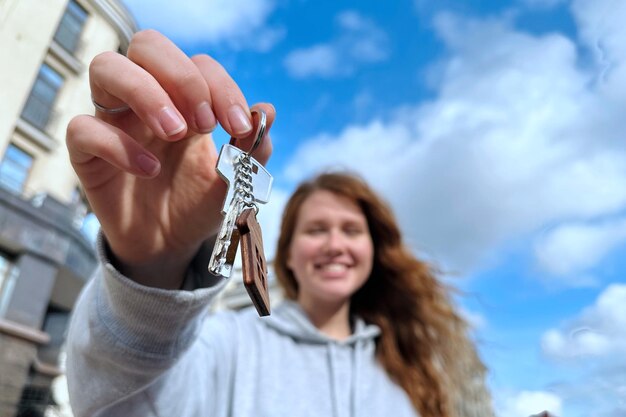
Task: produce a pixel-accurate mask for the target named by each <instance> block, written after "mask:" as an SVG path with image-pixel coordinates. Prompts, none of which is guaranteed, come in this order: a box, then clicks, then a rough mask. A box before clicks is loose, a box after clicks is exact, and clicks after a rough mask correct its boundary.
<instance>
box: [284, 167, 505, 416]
mask: <svg viewBox="0 0 626 417" xmlns="http://www.w3.org/2000/svg"><path fill="white" fill-rule="evenodd" d="M275 262H276V274H277V275H278V279H279V282H280V283H281V284H282V286H283V287H284V288H285V291H286V295H287V298H290V299H293V300H297V302H298V303H299V304H300V306H301V307H302V308H303V310H304V311H305V312H306V314H307V316H308V317H309V319H310V320H311V321H312V322H313V324H314V325H315V326H316V327H317V328H318V329H319V330H320V331H321V332H322V333H325V334H327V335H329V336H330V337H333V338H336V339H345V338H348V337H349V336H350V335H351V334H352V333H353V331H354V329H353V326H354V320H355V318H356V317H359V318H362V319H364V320H365V321H366V322H367V323H370V324H374V325H376V326H377V327H378V328H379V331H380V337H379V338H377V339H376V342H375V355H376V358H377V361H379V362H380V364H381V365H382V366H383V368H384V369H385V371H386V372H387V373H388V374H389V376H390V377H391V380H392V381H394V383H397V384H399V386H400V387H402V389H403V390H404V391H405V392H406V394H408V398H409V399H410V401H411V403H412V404H413V406H414V407H415V409H416V410H417V411H418V412H419V413H420V415H421V416H422V417H431V416H432V417H436V416H437V417H452V416H459V417H461V416H466V417H467V416H481V417H482V416H490V415H493V412H492V410H491V406H490V400H489V396H488V394H487V391H486V388H485V386H484V380H483V376H484V367H483V365H482V364H481V362H480V360H479V359H478V356H477V354H476V351H475V349H474V347H473V346H472V344H471V342H470V341H469V339H468V338H467V335H466V327H467V326H466V324H465V323H464V321H463V320H462V319H461V318H460V316H459V315H458V314H457V312H456V311H455V310H454V308H453V306H452V304H451V302H450V300H449V298H448V294H447V291H446V288H445V287H444V286H443V285H442V284H441V283H440V282H439V281H438V280H437V278H436V276H435V274H434V271H433V269H432V268H431V267H429V266H428V265H427V264H425V263H424V262H421V261H419V260H417V259H415V257H414V256H413V255H412V254H411V252H410V251H409V250H408V248H407V247H405V246H404V244H403V240H402V235H401V232H400V228H399V227H398V225H397V223H396V220H395V218H394V216H393V213H392V212H391V210H390V208H389V207H388V206H387V205H386V204H385V203H384V202H383V201H382V200H381V199H380V197H378V196H377V195H376V194H375V193H374V192H373V191H372V190H371V188H370V187H369V186H368V185H367V184H366V183H365V182H364V181H363V180H361V179H360V178H359V177H357V176H355V175H348V174H345V173H328V174H322V175H320V176H318V177H316V178H315V179H313V180H311V181H310V182H305V183H303V184H302V185H301V186H300V187H299V188H298V189H297V190H296V191H295V192H294V194H293V196H292V197H291V199H290V201H289V202H288V203H287V206H286V208H285V212H284V214H283V222H282V228H281V233H280V238H279V241H278V248H277V250H276V261H275ZM351 326H352V327H351Z"/></svg>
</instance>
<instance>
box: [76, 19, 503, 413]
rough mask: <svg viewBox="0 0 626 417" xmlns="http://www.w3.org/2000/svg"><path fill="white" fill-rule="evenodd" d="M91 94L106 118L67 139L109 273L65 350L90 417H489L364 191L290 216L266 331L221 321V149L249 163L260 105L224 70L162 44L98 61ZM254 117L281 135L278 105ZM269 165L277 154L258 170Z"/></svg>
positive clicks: (246, 322)
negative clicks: (217, 306) (216, 257)
mask: <svg viewBox="0 0 626 417" xmlns="http://www.w3.org/2000/svg"><path fill="white" fill-rule="evenodd" d="M162 56H167V57H168V59H167V60H163V59H161V58H162ZM117 74H124V77H119V76H117ZM181 80H183V81H184V82H181ZM90 81H91V90H92V96H93V100H94V104H96V109H97V112H96V116H95V117H90V116H79V117H77V118H75V119H74V120H73V121H72V122H71V123H70V125H69V126H68V135H67V146H68V150H69V154H70V158H71V161H72V164H73V166H74V169H75V171H76V173H77V174H78V176H79V178H80V180H81V182H82V185H83V188H84V190H85V193H86V195H87V198H88V199H89V201H90V204H91V207H92V209H93V210H94V213H95V214H96V215H97V216H98V219H99V220H100V224H101V235H100V237H99V241H98V256H99V259H100V262H101V267H100V268H98V270H97V271H96V272H95V274H94V278H93V279H92V280H91V281H90V282H89V283H88V285H87V286H86V287H85V290H84V291H83V293H82V294H81V297H80V299H79V302H78V303H77V306H76V309H75V311H74V314H73V318H72V322H71V325H70V332H69V337H68V362H67V375H68V386H69V390H70V400H71V403H72V407H73V410H74V413H75V416H76V417H81V416H95V415H97V416H120V415H129V416H130V415H132V416H134V415H137V416H139V415H141V416H157V415H158V416H218V417H221V416H223V417H226V416H234V417H239V416H251V415H258V416H287V415H289V416H318V415H324V416H344V415H350V416H378V415H393V416H415V415H418V413H419V414H420V415H421V416H422V417H431V416H446V417H447V416H450V417H452V416H454V417H456V416H459V417H460V416H463V417H473V416H475V417H479V416H481V417H482V416H485V415H487V416H489V415H491V414H490V411H489V409H488V399H487V398H486V395H485V392H484V387H483V369H482V367H481V365H480V363H479V361H478V360H477V359H476V357H475V353H474V350H473V348H472V346H471V344H469V342H468V341H467V339H466V338H465V336H464V332H465V329H464V326H463V324H462V321H461V320H460V319H459V318H458V317H457V316H456V315H455V314H454V312H453V310H452V308H451V307H450V305H449V303H448V301H447V298H446V295H445V292H444V291H443V289H442V288H441V287H440V286H439V285H438V284H437V282H436V280H435V279H434V278H433V277H432V275H431V273H430V272H429V270H428V268H427V267H426V266H425V265H423V264H421V263H419V262H417V261H415V260H414V259H413V258H412V257H411V256H410V255H409V254H408V252H406V251H405V250H404V249H403V248H402V245H401V241H400V236H399V233H398V229H397V227H396V226H395V223H394V221H393V219H392V217H391V215H390V213H389V211H388V209H386V208H385V207H384V205H382V204H381V203H380V201H379V200H378V199H377V198H376V197H375V195H374V194H373V193H371V191H369V189H368V188H367V187H366V186H365V184H363V183H362V182H360V181H359V180H357V179H355V178H353V177H350V176H341V175H335V176H322V177H320V179H319V180H318V181H317V182H313V183H312V184H313V185H306V186H304V187H303V188H301V189H300V190H299V191H298V192H297V193H296V194H295V196H294V198H293V199H292V200H291V202H290V203H289V205H288V209H287V211H286V214H285V217H284V225H283V232H282V234H281V238H280V243H279V251H278V252H279V258H278V260H277V270H278V271H277V272H278V275H279V278H280V280H281V282H284V283H285V285H286V292H287V295H288V297H289V298H291V299H292V300H293V301H287V302H285V303H283V304H282V305H280V306H278V307H276V308H274V309H273V311H272V315H271V316H270V317H269V318H266V319H260V318H258V316H257V315H256V312H255V311H253V310H246V311H243V312H237V313H234V312H224V313H221V314H218V315H215V316H212V317H208V316H207V305H208V304H209V303H210V302H211V300H213V299H214V297H215V296H216V294H218V293H219V292H220V290H221V289H222V288H223V284H224V282H223V281H222V280H221V279H219V278H216V277H214V276H212V275H210V274H209V273H208V272H207V262H208V259H209V254H210V252H211V250H212V247H213V240H212V238H211V237H212V236H213V235H214V234H215V231H216V229H217V227H218V225H219V222H220V221H221V218H222V216H221V214H220V208H221V205H222V201H223V197H224V193H225V187H224V183H223V181H222V180H221V179H220V178H219V177H218V176H217V174H216V172H215V170H214V167H215V161H216V158H217V154H216V152H215V145H214V144H213V142H212V139H211V135H210V134H209V133H210V132H211V130H212V129H213V128H214V127H215V124H216V123H217V122H219V123H220V124H221V125H222V126H223V127H224V129H225V130H226V131H227V132H228V133H229V134H231V135H232V136H233V137H235V138H239V145H240V146H241V147H242V148H244V149H248V148H249V147H250V144H251V142H252V140H253V139H254V134H253V131H252V130H253V129H252V124H251V115H250V111H249V110H248V105H247V103H246V101H245V98H244V96H243V94H242V93H241V91H240V90H239V88H238V87H237V85H236V83H235V82H234V81H233V80H232V79H231V78H230V77H229V76H228V74H227V73H226V71H225V70H224V69H223V68H222V67H221V66H220V65H219V64H217V63H216V62H215V61H213V60H212V59H211V58H209V57H208V56H198V57H193V58H191V59H190V58H188V57H186V56H185V55H184V54H183V53H182V52H181V51H180V50H179V49H178V48H176V46H175V45H173V44H172V43H171V42H170V41H169V40H168V39H166V38H165V37H163V36H162V35H160V34H159V33H156V32H154V31H146V32H140V33H139V34H137V35H136V36H135V37H134V38H133V40H132V42H131V45H130V48H129V51H128V57H123V56H121V55H118V54H104V55H101V56H99V57H97V58H96V59H95V60H94V62H93V63H92V65H91V66H90ZM253 108H260V109H262V110H263V111H265V112H266V113H267V115H268V125H271V122H272V121H273V120H274V116H275V111H274V108H273V107H272V106H271V105H269V104H259V105H257V106H253ZM270 153H271V142H270V140H269V137H266V138H265V139H264V140H263V142H262V143H261V145H260V146H259V147H258V148H257V149H256V150H255V152H254V154H253V155H254V157H255V158H256V159H257V160H259V161H261V162H265V161H267V159H268V158H269V155H270ZM341 184H344V185H343V186H342V185H341ZM333 187H334V188H333ZM337 187H339V188H337ZM341 187H343V188H341ZM457 354H460V355H458V357H457V356H456V355H457ZM459 404H463V405H464V406H465V408H459V407H458V405H459ZM483 410H487V411H484V412H483Z"/></svg>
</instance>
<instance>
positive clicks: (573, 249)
mask: <svg viewBox="0 0 626 417" xmlns="http://www.w3.org/2000/svg"><path fill="white" fill-rule="evenodd" d="M625 241H626V220H616V221H610V222H604V223H600V224H597V223H594V224H586V223H573V224H571V223H567V224H564V225H561V226H558V227H557V228H555V229H553V230H551V231H550V232H548V233H547V234H546V235H544V236H542V237H540V238H539V239H538V241H537V242H536V244H535V256H536V258H537V260H538V261H539V263H540V265H541V266H542V267H543V268H544V269H546V270H547V271H548V272H550V273H552V274H555V275H562V276H568V275H570V276H571V275H579V274H581V273H584V272H585V271H586V270H588V269H590V268H592V267H594V266H595V265H596V264H598V263H599V262H600V261H602V260H603V259H604V258H605V257H606V256H607V255H608V254H609V253H611V251H613V250H614V249H615V248H616V247H617V246H618V245H619V244H621V243H623V242H625Z"/></svg>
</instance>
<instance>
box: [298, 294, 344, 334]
mask: <svg viewBox="0 0 626 417" xmlns="http://www.w3.org/2000/svg"><path fill="white" fill-rule="evenodd" d="M298 302H299V304H300V306H302V309H303V310H304V312H305V313H306V315H307V316H308V317H309V320H311V323H313V325H314V326H315V327H316V328H317V329H318V330H319V331H320V332H321V333H323V334H325V335H326V336H328V337H330V338H332V339H335V340H345V339H347V338H348V337H350V335H351V334H352V329H351V327H350V302H345V303H341V304H337V305H334V304H333V305H320V304H319V303H312V302H310V303H307V302H305V301H304V300H298Z"/></svg>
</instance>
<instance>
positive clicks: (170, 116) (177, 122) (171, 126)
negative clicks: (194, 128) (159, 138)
mask: <svg viewBox="0 0 626 417" xmlns="http://www.w3.org/2000/svg"><path fill="white" fill-rule="evenodd" d="M159 123H160V124H161V128H162V129H163V131H164V132H165V134H166V135H167V136H174V135H175V134H177V133H180V132H182V131H183V130H184V129H185V122H184V121H183V120H181V118H180V117H179V116H178V114H177V113H176V112H175V111H174V110H173V109H171V108H170V107H164V108H163V109H162V110H161V113H159Z"/></svg>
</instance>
